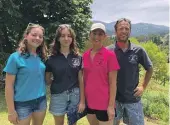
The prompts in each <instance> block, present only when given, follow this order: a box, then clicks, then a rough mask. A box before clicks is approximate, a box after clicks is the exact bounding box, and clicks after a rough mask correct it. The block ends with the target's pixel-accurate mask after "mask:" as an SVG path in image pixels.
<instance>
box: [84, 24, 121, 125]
mask: <svg viewBox="0 0 170 125" xmlns="http://www.w3.org/2000/svg"><path fill="white" fill-rule="evenodd" d="M89 37H90V41H91V43H92V45H93V47H92V48H91V49H90V50H87V51H86V52H85V53H84V54H83V70H84V84H85V96H86V100H87V107H88V108H87V113H88V115H87V118H88V121H89V123H90V125H113V118H114V115H115V110H114V108H115V107H114V106H115V96H116V78H117V70H118V69H119V64H118V61H117V58H116V55H115V53H113V52H111V51H109V50H107V49H106V48H105V47H103V41H104V40H105V38H106V29H105V26H104V25H103V24H101V23H95V24H93V25H92V27H91V31H90V36H89Z"/></svg>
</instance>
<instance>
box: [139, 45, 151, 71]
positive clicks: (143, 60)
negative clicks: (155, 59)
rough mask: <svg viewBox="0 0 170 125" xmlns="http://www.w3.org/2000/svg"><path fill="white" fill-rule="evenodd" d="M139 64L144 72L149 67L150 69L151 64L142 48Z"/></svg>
mask: <svg viewBox="0 0 170 125" xmlns="http://www.w3.org/2000/svg"><path fill="white" fill-rule="evenodd" d="M139 63H140V64H141V65H142V66H143V67H144V68H145V70H148V69H149V68H150V67H152V62H151V60H150V58H149V56H148V54H147V53H146V51H145V49H143V48H141V53H140V59H139Z"/></svg>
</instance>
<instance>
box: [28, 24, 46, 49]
mask: <svg viewBox="0 0 170 125" xmlns="http://www.w3.org/2000/svg"><path fill="white" fill-rule="evenodd" d="M25 39H27V45H28V46H29V47H32V48H37V47H39V46H40V45H41V44H42V42H43V30H42V29H41V28H40V27H34V28H32V29H31V30H30V32H29V33H28V34H27V35H25Z"/></svg>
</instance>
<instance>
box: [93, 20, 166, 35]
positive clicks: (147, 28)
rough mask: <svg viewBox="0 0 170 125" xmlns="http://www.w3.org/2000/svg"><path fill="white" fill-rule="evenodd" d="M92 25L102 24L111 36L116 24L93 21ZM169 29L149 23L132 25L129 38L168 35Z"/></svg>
mask: <svg viewBox="0 0 170 125" xmlns="http://www.w3.org/2000/svg"><path fill="white" fill-rule="evenodd" d="M92 22H93V23H103V24H104V25H105V27H106V32H107V35H109V36H112V35H114V34H115V30H114V25H115V23H116V22H110V23H106V22H103V21H98V20H93V21H92ZM168 33H169V27H168V26H164V25H156V24H151V23H143V22H140V23H135V24H133V23H132V30H131V36H134V37H137V36H141V35H143V36H148V35H150V34H155V35H161V34H168Z"/></svg>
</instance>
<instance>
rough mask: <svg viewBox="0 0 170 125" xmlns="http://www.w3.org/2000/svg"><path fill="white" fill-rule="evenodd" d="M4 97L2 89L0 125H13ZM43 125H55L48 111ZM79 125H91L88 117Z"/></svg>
mask: <svg viewBox="0 0 170 125" xmlns="http://www.w3.org/2000/svg"><path fill="white" fill-rule="evenodd" d="M4 95H5V94H4V89H0V125H11V124H10V122H9V121H8V118H7V109H6V103H5V99H4ZM48 100H49V95H48ZM48 102H49V101H48ZM48 105H49V103H48ZM43 125H54V120H53V116H52V115H51V114H50V113H49V111H48V110H47V114H46V117H45V120H44V124H43ZM65 125H67V121H66V118H65ZM77 125H89V123H88V121H87V119H86V117H84V118H82V119H81V120H79V121H78V124H77Z"/></svg>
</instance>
